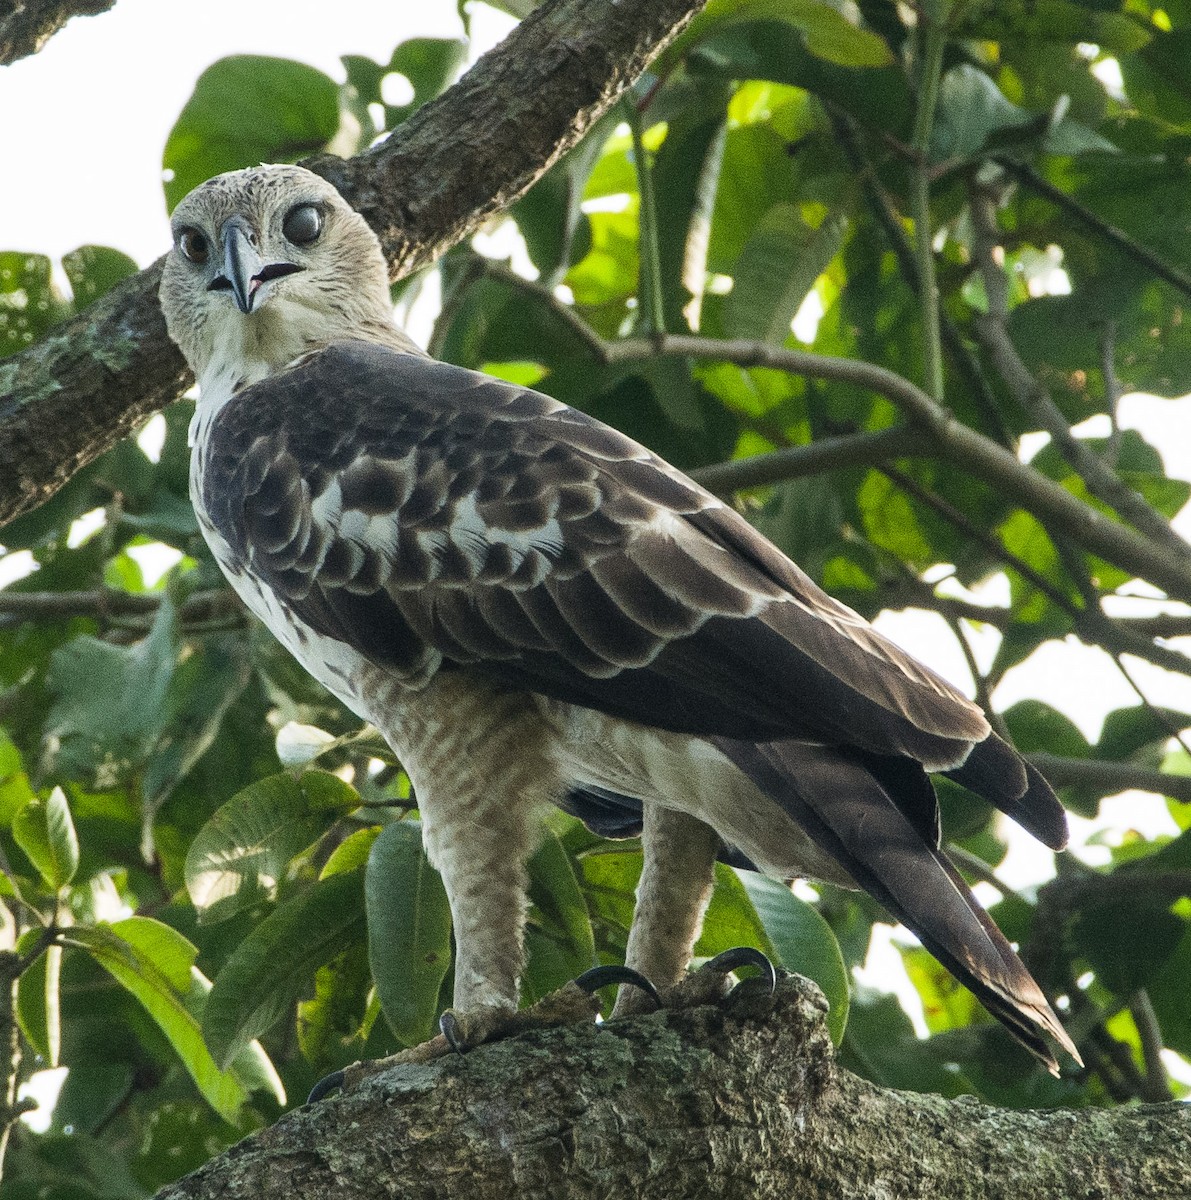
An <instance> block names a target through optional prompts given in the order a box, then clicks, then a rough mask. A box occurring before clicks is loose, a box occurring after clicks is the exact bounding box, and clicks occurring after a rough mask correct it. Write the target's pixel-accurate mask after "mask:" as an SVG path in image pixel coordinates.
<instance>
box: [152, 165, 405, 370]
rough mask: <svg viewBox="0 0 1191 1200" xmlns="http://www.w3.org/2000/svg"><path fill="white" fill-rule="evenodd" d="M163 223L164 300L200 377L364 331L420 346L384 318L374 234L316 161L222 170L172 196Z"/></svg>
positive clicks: (290, 355)
mask: <svg viewBox="0 0 1191 1200" xmlns="http://www.w3.org/2000/svg"><path fill="white" fill-rule="evenodd" d="M171 226H172V229H173V235H174V245H173V249H172V250H171V251H170V253H169V255H168V256H167V258H166V264H165V271H164V274H163V276H162V284H161V301H162V308H163V310H164V312H165V317H166V324H167V326H168V328H169V333H170V336H171V337H172V338H173V339H174V341H175V342H177V343H178V345H179V346H180V347H181V349H182V352H183V354H184V355H185V356H186V360H187V362H189V364H190V366H191V368H192V369H193V370H194V372H195V374H196V375H197V376H198V377H199V380H200V382H201V383H202V384H203V385H204V387H210V386H211V385H212V383H213V382H215V381H216V380H221V379H222V378H223V377H230V378H228V379H227V382H226V383H225V384H224V386H225V387H226V386H227V383H230V385H231V386H232V387H236V386H240V385H242V384H244V383H249V382H254V381H255V380H257V379H259V378H263V377H264V376H265V375H266V374H269V373H271V372H272V371H274V370H277V369H279V368H280V367H282V366H284V365H286V364H287V363H289V362H292V361H293V360H294V359H295V358H297V357H299V356H300V355H301V354H304V353H307V352H308V351H310V350H314V349H318V348H320V347H321V346H324V345H327V344H328V343H330V342H332V341H335V340H336V339H338V338H343V337H348V336H352V337H359V336H360V335H361V332H362V331H363V332H364V333H365V334H366V336H369V337H370V338H374V339H376V340H381V341H384V342H387V343H388V344H390V345H392V346H393V347H394V348H395V349H400V350H405V351H410V352H417V351H416V347H415V346H414V345H413V343H412V342H409V341H408V339H406V338H405V337H404V336H403V335H402V334H400V333H399V331H398V330H397V329H396V328H395V327H394V325H393V323H392V305H391V302H390V299H389V279H388V268H387V266H386V263H385V258H384V254H383V253H382V251H381V247H380V243H379V241H378V240H377V238H376V235H375V234H374V233H373V232H372V230H371V229H370V228H369V227H368V225H367V223H366V222H365V220H364V218H363V217H361V216H360V214H359V213H357V212H356V211H355V210H354V209H353V208H351V206H350V205H348V204H347V202H346V201H345V200H344V199H343V197H342V196H340V194H339V193H338V192H337V191H336V190H335V188H334V187H332V186H331V184H329V183H328V182H327V181H326V180H325V179H323V178H322V177H321V176H318V175H316V174H314V172H312V171H308V170H306V169H305V168H304V167H297V166H261V167H252V168H249V169H247V170H243V171H233V172H230V173H229V174H226V175H219V176H217V177H216V178H214V179H210V180H208V181H207V182H206V183H204V184H202V185H200V186H199V187H197V188H195V189H194V191H192V192H191V193H190V194H189V195H188V196H187V197H186V198H185V199H184V200H183V201H182V203H181V204H179V205H178V207H177V209H175V211H174V214H173V218H172V220H171ZM266 295H267V296H268V299H269V303H268V304H262V303H260V301H261V300H262V299H263V298H264V297H265V296H266Z"/></svg>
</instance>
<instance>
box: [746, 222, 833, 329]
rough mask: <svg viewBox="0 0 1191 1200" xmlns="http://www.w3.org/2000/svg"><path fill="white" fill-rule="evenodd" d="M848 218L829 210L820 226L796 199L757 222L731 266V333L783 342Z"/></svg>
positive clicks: (823, 268) (825, 264)
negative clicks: (807, 216)
mask: <svg viewBox="0 0 1191 1200" xmlns="http://www.w3.org/2000/svg"><path fill="white" fill-rule="evenodd" d="M846 227H847V218H846V217H845V216H844V214H843V213H842V212H834V213H829V214H827V216H825V217H824V218H823V220H822V221H821V222H820V224H819V226H818V227H817V228H814V227H812V226H811V225H809V224H807V222H806V221H805V220H803V217H802V213H801V210H800V209H799V207H798V206H797V205H794V204H775V205H774V206H773V207H772V208H771V209H770V210H769V211H768V212H767V213H766V214H765V215H764V216H763V217H762V218H761V220H760V221H759V222H758V224H757V226H756V228H755V229H754V230H753V233H752V236H751V237H750V238H749V240H748V241H747V242H746V243H745V247H744V249H743V250H742V251H741V253H740V258H739V259H737V261H736V266H735V267H734V268H733V275H734V277H735V279H734V283H733V287H732V291H731V292H730V293H729V295H728V299H727V302H726V304H725V305H724V326H725V330H726V332H727V333H728V334H729V336H731V337H742V338H756V339H758V340H760V341H766V342H774V343H776V344H778V345H782V344H783V343H784V342H785V340H786V338H788V337H789V336H790V322H791V321H793V320H794V317H795V315H796V314H797V312H798V309H799V307H800V306H801V304H802V302H803V300H805V299H806V296H807V293H808V292H809V291H810V290H811V288H813V287H814V286H815V280H817V279H818V278H819V276H820V275H821V274H822V273H823V272H824V271H825V270H826V269H827V266H828V264H829V263H830V262H831V260H832V259H833V258H834V257H835V255H836V254H837V253H838V251H839V248H840V243H841V242H842V241H843V236H844V230H845V229H846Z"/></svg>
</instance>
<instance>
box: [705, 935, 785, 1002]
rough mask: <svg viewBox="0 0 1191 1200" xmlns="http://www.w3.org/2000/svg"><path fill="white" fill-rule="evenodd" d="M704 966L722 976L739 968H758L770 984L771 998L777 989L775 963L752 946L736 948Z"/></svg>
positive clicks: (710, 960) (709, 960)
mask: <svg viewBox="0 0 1191 1200" xmlns="http://www.w3.org/2000/svg"><path fill="white" fill-rule="evenodd" d="M703 966H704V967H706V968H708V969H710V970H712V971H715V972H717V973H718V974H720V975H727V974H728V973H729V972H730V971H735V970H736V969H737V968H738V967H756V968H757V970H758V971H760V972H761V977H762V978H763V979H764V980H765V981H766V982H767V983H768V984H769V994H770V995H771V996H772V995H773V991H774V988H776V987H777V971H776V970H774V967H773V963H771V962H770V961H769V959H768V958H767V957H766V956H765V955H764V954H762V953H761V951H760V950H755V949H753V947H752V946H734V947H733V948H732V949H731V950H725V951H724V952H723V953H722V954H717V955H716V956H715V958H709V959H708V960H707V962H705V963H704V964H703Z"/></svg>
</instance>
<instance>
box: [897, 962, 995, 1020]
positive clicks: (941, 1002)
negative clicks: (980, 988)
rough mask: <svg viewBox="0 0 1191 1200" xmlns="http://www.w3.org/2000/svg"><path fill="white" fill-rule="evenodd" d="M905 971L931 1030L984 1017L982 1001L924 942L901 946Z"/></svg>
mask: <svg viewBox="0 0 1191 1200" xmlns="http://www.w3.org/2000/svg"><path fill="white" fill-rule="evenodd" d="M901 955H902V961H903V962H904V963H905V964H906V974H907V975H909V977H910V982H911V983H912V984H913V985H914V987H915V988H917V990H918V994H919V995H920V996H921V997H922V1010H923V1014H924V1015H925V1017H926V1027H927V1028H928V1029H929V1030H930V1031H931V1033H942V1032H944V1031H945V1030H948V1029H963V1028H964V1027H965V1026H968V1025H971V1024H973V1023H974V1022H979V1021H982V1020H984V1017H983V1010H982V1009H981V1007H980V1002H979V1001H978V1000H977V999H976V997H975V996H973V995H972V993H971V992H969V991H968V989H967V988H966V987H964V986H963V984H962V983H960V982H959V980H958V979H956V978H955V976H954V975H952V974H951V972H950V971H948V970H947V968H946V967H944V966H943V965H942V964H941V963H940V962H939V961H938V960H937V959H936V958H935V957H934V955H933V954H931V953H930V952H929V951H928V950H924V949H923V948H922V947H921V946H910V947H906V948H904V949H902V951H901Z"/></svg>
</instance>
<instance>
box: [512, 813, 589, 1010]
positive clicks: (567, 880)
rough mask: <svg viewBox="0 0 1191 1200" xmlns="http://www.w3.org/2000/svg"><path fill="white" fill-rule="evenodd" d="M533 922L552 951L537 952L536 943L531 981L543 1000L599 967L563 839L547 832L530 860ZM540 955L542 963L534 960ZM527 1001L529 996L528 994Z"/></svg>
mask: <svg viewBox="0 0 1191 1200" xmlns="http://www.w3.org/2000/svg"><path fill="white" fill-rule="evenodd" d="M529 899H530V902H531V903H532V904H533V909H532V910H531V911H530V923H531V925H532V926H534V927H535V928H536V930H537V931H538V932H539V934H540V938H539V941H540V942H544V943H548V945H549V947H550V953H549V954H548V955H547V954H545V953H543V954H541V955H539V956H535V954H534V953H533V947H531V952H530V961H529V968H528V969H527V971H526V979H527V981H532V982H533V985H534V986H533V990H534V992H535V998H540V997H541V996H544V995H546V994H547V993H549V992H551V991H553V990H554V989H555V988H558V987H561V986H562V985H563V984H564V983H566V982H567V980H569V979H573V978H574V977H575V976H576V975H581V974H582V973H583V972H584V971H586V970H587V969H588V968H589V967H592V966H594V965H595V962H596V953H595V936H594V934H593V933H592V928H591V917H590V915H589V914H588V911H587V902H586V901H585V900H584V898H583V892H582V891H581V890H580V888H579V881H578V879H577V878H576V876H575V871H574V868H573V867H572V865H571V857H570V855H569V854H567V852H566V850H565V849H564V848H563V845H562V842H561V841H560V840H559V839H558V837H557V836H556V835H555V834H554V833H551V832H547V833H546V836H545V838H544V839H543V841H542V844H541V846H540V847H539V848H538V851H537V853H536V854H535V855H534V856H533V858H531V859H530V861H529ZM535 959H540V961H535ZM526 999H528V997H526Z"/></svg>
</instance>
